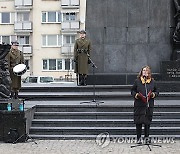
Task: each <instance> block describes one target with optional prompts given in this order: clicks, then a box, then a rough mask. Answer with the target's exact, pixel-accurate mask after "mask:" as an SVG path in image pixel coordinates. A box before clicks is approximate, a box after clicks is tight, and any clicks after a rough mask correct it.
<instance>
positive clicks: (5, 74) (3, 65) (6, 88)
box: [0, 44, 11, 99]
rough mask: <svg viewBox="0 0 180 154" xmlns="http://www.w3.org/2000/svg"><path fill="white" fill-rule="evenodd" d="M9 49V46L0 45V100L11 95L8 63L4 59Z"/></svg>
mask: <svg viewBox="0 0 180 154" xmlns="http://www.w3.org/2000/svg"><path fill="white" fill-rule="evenodd" d="M10 47H11V46H10V45H5V44H0V99H2V98H9V97H10V93H11V87H10V84H11V79H10V73H9V69H8V62H7V60H6V58H5V57H6V55H7V54H8V52H9V49H10Z"/></svg>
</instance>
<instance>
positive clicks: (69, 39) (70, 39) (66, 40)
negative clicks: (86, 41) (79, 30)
mask: <svg viewBox="0 0 180 154" xmlns="http://www.w3.org/2000/svg"><path fill="white" fill-rule="evenodd" d="M74 43H75V35H64V36H63V44H64V45H69V44H74Z"/></svg>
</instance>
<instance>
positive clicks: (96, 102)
mask: <svg viewBox="0 0 180 154" xmlns="http://www.w3.org/2000/svg"><path fill="white" fill-rule="evenodd" d="M88 60H89V61H90V62H91V63H90V64H92V68H93V77H94V80H93V100H92V101H89V102H81V103H80V104H84V103H95V104H96V106H98V105H99V104H102V103H104V102H101V101H96V99H95V97H96V95H95V91H96V88H95V68H97V66H96V65H95V63H94V62H93V61H92V59H91V58H90V57H88Z"/></svg>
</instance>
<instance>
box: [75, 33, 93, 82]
mask: <svg viewBox="0 0 180 154" xmlns="http://www.w3.org/2000/svg"><path fill="white" fill-rule="evenodd" d="M79 33H80V38H79V39H77V40H76V42H75V45H74V62H75V71H74V72H75V73H76V74H77V76H78V79H77V83H78V85H82V86H85V85H86V78H87V74H88V64H89V57H90V52H91V42H90V40H88V39H87V38H86V31H85V30H81V31H80V32H79Z"/></svg>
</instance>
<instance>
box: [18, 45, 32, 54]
mask: <svg viewBox="0 0 180 154" xmlns="http://www.w3.org/2000/svg"><path fill="white" fill-rule="evenodd" d="M19 50H21V51H22V52H23V53H24V54H32V46H31V45H23V46H21V45H20V46H19Z"/></svg>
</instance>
